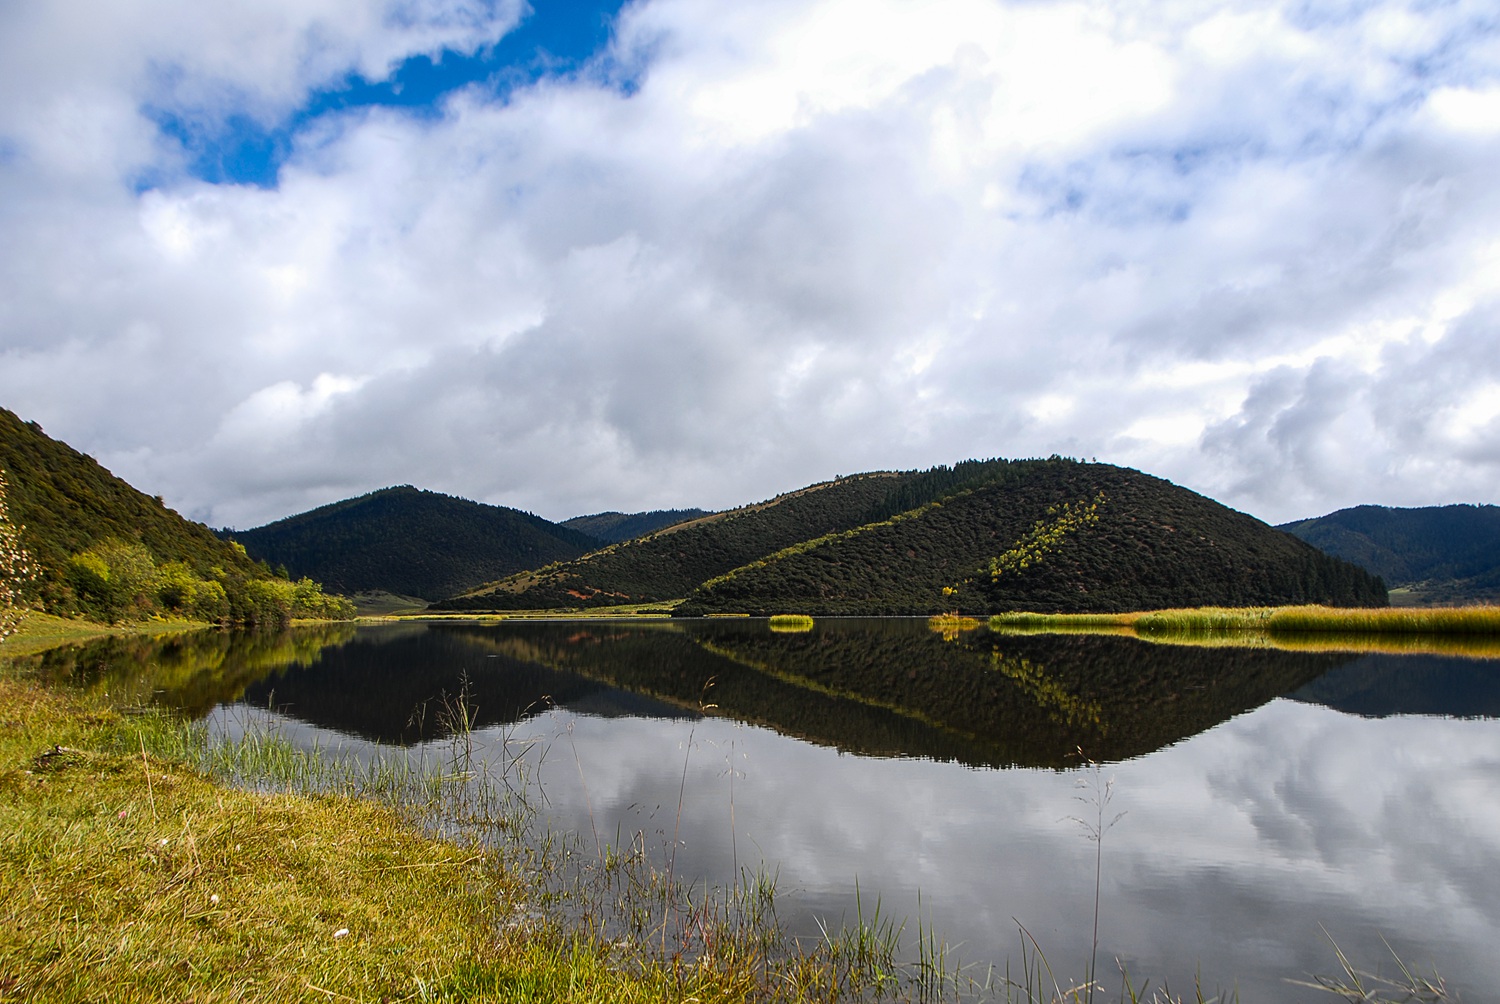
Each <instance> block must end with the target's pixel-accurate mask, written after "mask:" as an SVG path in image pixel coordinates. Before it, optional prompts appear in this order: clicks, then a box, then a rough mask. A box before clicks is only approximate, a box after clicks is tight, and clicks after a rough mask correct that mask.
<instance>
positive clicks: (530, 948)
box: [0, 643, 819, 1002]
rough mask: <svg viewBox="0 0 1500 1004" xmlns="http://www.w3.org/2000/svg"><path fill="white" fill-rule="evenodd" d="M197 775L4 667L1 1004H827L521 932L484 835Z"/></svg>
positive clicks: (508, 881)
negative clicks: (408, 1003)
mask: <svg viewBox="0 0 1500 1004" xmlns="http://www.w3.org/2000/svg"><path fill="white" fill-rule="evenodd" d="M7 650H8V643H7V648H3V649H0V656H4V655H5V654H6V652H7ZM204 762H206V760H205V740H204V737H203V735H202V733H201V731H198V730H195V729H193V728H192V727H190V726H185V725H183V724H182V723H179V722H176V721H173V720H171V719H169V718H167V717H165V716H163V715H160V714H157V713H155V712H149V711H145V712H136V713H131V712H128V711H127V712H124V713H122V711H121V710H119V709H115V708H111V707H109V706H107V705H106V704H104V703H102V702H101V701H100V700H98V699H93V698H89V697H86V696H83V695H77V694H70V693H64V692H60V691H57V690H52V689H47V688H43V687H41V686H40V685H38V684H36V683H35V682H33V681H29V680H26V679H23V678H20V677H18V676H17V675H16V674H15V673H14V672H13V671H11V670H10V669H9V668H7V667H5V666H4V664H3V662H0V926H3V930H4V931H5V932H6V933H5V937H4V938H0V1001H60V1002H68V1001H97V1000H104V999H107V1000H110V1001H126V1002H129V1001H142V1002H145V1001H184V1000H192V1001H196V1002H210V1001H302V1000H310V1001H311V1000H330V1001H337V1000H356V1001H405V1000H434V1001H627V1002H628V1001H659V1000H686V999H697V1000H701V1001H740V1000H747V999H751V997H752V996H753V997H754V998H755V999H819V997H817V996H812V997H808V996H805V991H807V990H809V989H811V987H812V986H813V985H816V983H817V979H816V974H815V973H813V972H811V971H810V972H809V975H810V976H812V977H813V978H812V979H811V981H810V982H809V983H808V984H807V985H804V986H801V987H798V986H797V985H796V984H797V983H798V982H800V981H797V980H791V981H789V982H787V984H786V986H785V988H784V989H785V991H786V992H785V993H784V994H783V993H781V992H776V993H772V994H767V993H766V992H765V990H766V988H765V987H764V986H760V982H761V981H760V979H759V978H758V977H759V976H760V974H761V973H762V968H761V967H760V966H759V965H755V964H752V963H751V962H750V961H748V960H746V959H745V958H734V959H727V960H726V959H722V958H715V957H707V958H702V959H699V960H698V961H697V962H696V963H695V964H693V965H691V966H682V965H676V966H674V965H671V964H657V965H650V964H641V963H640V962H639V961H638V960H622V959H620V958H618V957H615V955H614V954H613V953H612V949H611V946H609V945H608V944H606V943H603V942H600V941H597V940H591V939H589V938H586V937H578V936H574V935H568V934H565V933H564V932H562V931H561V930H560V929H557V928H554V927H551V926H549V925H547V924H545V923H537V924H527V925H523V926H519V927H518V926H516V925H515V924H514V923H513V918H514V916H515V915H516V910H517V908H518V907H519V906H520V904H522V903H523V901H524V898H525V890H524V888H523V885H522V883H520V882H518V880H517V879H516V877H515V876H514V874H513V873H512V872H510V871H508V870H507V869H506V868H504V867H502V866H501V864H500V862H499V859H498V857H497V856H496V855H495V854H492V853H490V852H488V851H486V850H485V849H484V848H483V847H482V846H480V845H479V844H478V843H477V842H475V841H471V840H465V839H457V840H440V839H435V838H432V837H428V836H425V835H423V834H422V833H421V832H420V830H419V829H418V828H417V827H416V826H415V825H414V823H413V822H412V820H411V819H410V818H408V817H406V816H404V815H403V813H401V812H400V811H398V810H397V809H396V808H393V807H390V806H384V805H381V804H378V803H377V802H375V801H373V800H370V799H361V798H351V797H342V796H333V795H309V794H291V793H275V792H264V791H262V792H256V791H248V790H242V789H238V788H232V787H228V786H225V785H223V784H219V783H216V782H215V781H213V780H212V779H210V778H209V777H208V776H206V775H205V773H203V772H202V771H201V770H200V769H198V767H197V766H196V765H198V764H201V763H204Z"/></svg>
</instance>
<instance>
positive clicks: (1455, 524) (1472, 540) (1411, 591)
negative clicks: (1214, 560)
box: [1280, 505, 1500, 603]
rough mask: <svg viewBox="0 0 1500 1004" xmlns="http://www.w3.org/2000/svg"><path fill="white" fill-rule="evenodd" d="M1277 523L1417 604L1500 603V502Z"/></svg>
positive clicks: (1361, 509) (1373, 510) (1365, 508)
mask: <svg viewBox="0 0 1500 1004" xmlns="http://www.w3.org/2000/svg"><path fill="white" fill-rule="evenodd" d="M1280 529H1282V530H1285V531H1286V532H1288V533H1290V534H1293V535H1294V536H1296V537H1299V538H1301V539H1302V540H1305V541H1307V542H1308V543H1309V544H1312V545H1313V546H1315V547H1319V548H1321V549H1322V550H1324V551H1326V552H1327V553H1329V554H1332V555H1335V556H1337V557H1340V558H1343V559H1344V560H1345V561H1352V562H1353V563H1354V564H1356V565H1359V566H1360V567H1362V568H1365V569H1367V570H1369V571H1370V572H1372V573H1374V574H1376V575H1379V576H1380V577H1381V578H1383V579H1384V580H1385V581H1386V582H1387V583H1388V584H1390V585H1391V586H1393V587H1398V588H1400V589H1401V590H1402V592H1403V593H1405V594H1406V595H1407V596H1408V597H1409V598H1411V599H1414V600H1415V601H1417V602H1431V603H1465V602H1480V601H1488V602H1492V603H1493V602H1500V506H1493V505H1447V506H1426V507H1423V508H1417V509H1397V508H1391V507H1387V506H1378V505H1362V506H1355V507H1354V508H1352V509H1340V510H1339V511H1337V512H1333V513H1329V514H1328V515H1327V516H1319V517H1317V518H1316V519H1305V520H1300V521H1298V522H1295V523H1286V524H1283V525H1282V526H1281V527H1280Z"/></svg>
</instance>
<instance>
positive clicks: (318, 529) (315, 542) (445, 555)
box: [226, 485, 599, 600]
mask: <svg viewBox="0 0 1500 1004" xmlns="http://www.w3.org/2000/svg"><path fill="white" fill-rule="evenodd" d="M226 534H227V535H228V536H229V537H231V539H233V540H236V541H239V542H240V543H241V544H243V545H244V546H245V550H247V551H248V552H249V553H250V555H251V556H252V557H255V558H260V559H263V560H265V561H266V562H268V563H270V564H272V565H283V566H285V567H286V569H287V570H288V571H289V572H290V573H291V574H292V575H294V576H301V575H307V576H311V577H312V578H314V579H317V580H319V581H320V582H324V583H327V585H328V586H329V588H331V589H336V590H338V591H340V592H343V593H358V592H368V591H374V590H382V591H385V592H391V593H398V594H400V595H403V596H416V597H420V598H422V599H426V600H435V599H441V598H443V597H445V596H452V595H453V594H454V593H458V592H461V591H462V590H465V589H469V588H471V587H473V586H476V585H478V584H480V583H482V582H487V581H491V580H493V579H497V578H500V577H501V576H505V575H509V574H511V573H512V572H518V571H520V570H522V569H525V568H535V567H537V566H540V565H546V564H548V563H551V562H555V561H562V560H567V559H569V558H576V557H578V556H579V555H581V554H583V553H585V552H586V551H590V550H593V549H594V548H596V547H598V546H599V541H598V540H597V539H595V538H594V537H591V536H589V535H588V534H585V533H580V532H579V531H577V530H573V529H570V528H568V527H564V526H560V525H558V524H556V523H551V522H549V521H547V520H545V519H542V518H541V517H540V516H533V515H532V514H530V513H527V512H521V511H520V510H519V509H510V508H507V507H505V506H494V505H484V504H483V503H480V502H471V501H469V500H468V499H461V498H454V497H453V496H451V495H443V494H441V493H439V492H429V491H421V490H419V489H417V488H413V487H412V486H410V485H402V486H400V487H397V488H383V489H381V490H380V491H376V492H371V493H369V494H368V495H361V496H359V497H358V498H352V499H345V500H344V501H342V502H334V503H333V504H331V505H326V506H321V507H319V508H317V509H313V510H311V511H309V512H305V513H301V514H299V515H296V516H288V517H287V518H286V519H281V520H277V521H276V522H274V523H268V524H267V525H265V526H262V527H257V528H256V529H253V530H239V531H226Z"/></svg>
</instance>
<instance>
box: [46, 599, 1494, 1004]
mask: <svg viewBox="0 0 1500 1004" xmlns="http://www.w3.org/2000/svg"><path fill="white" fill-rule="evenodd" d="M35 662H36V665H37V666H38V667H39V669H40V670H41V671H42V672H43V673H45V674H50V675H51V676H53V677H55V678H57V679H66V680H69V681H71V682H72V683H73V684H74V685H77V686H84V687H94V688H103V689H107V690H108V691H109V692H110V693H111V694H112V695H113V696H116V697H122V698H124V699H127V700H128V699H132V698H135V699H146V698H153V699H155V700H157V701H159V702H161V703H164V704H166V705H169V706H171V707H174V708H177V709H179V710H181V711H182V712H184V713H185V714H188V715H191V716H193V717H196V718H201V719H204V720H206V721H207V723H208V724H209V727H210V728H211V730H213V731H214V732H215V733H218V734H223V735H234V734H238V733H239V732H241V731H243V730H244V729H246V728H249V727H264V726H266V725H268V724H269V725H271V726H274V727H275V728H277V729H278V730H279V731H281V732H282V733H283V734H284V735H286V736H287V737H289V738H290V739H292V740H293V741H295V742H296V743H298V744H302V745H307V746H313V745H318V746H321V747H324V748H329V747H337V748H342V749H345V750H349V751H352V752H357V753H361V754H367V753H369V752H371V751H373V750H376V749H378V748H380V747H389V746H398V747H405V748H409V749H412V750H414V751H417V752H419V753H420V752H423V751H429V752H430V753H431V754H432V756H433V758H434V759H437V758H440V757H441V756H442V755H443V754H442V751H443V750H444V749H447V748H451V739H450V738H449V737H448V736H447V735H446V734H445V732H444V728H443V719H442V715H440V714H439V713H438V709H439V706H440V703H441V698H442V697H443V695H448V696H452V695H455V694H458V693H459V692H460V691H462V692H463V693H465V694H466V695H467V702H468V704H469V706H470V707H471V708H472V709H473V711H474V713H475V723H474V725H475V731H474V734H473V738H474V740H475V741H476V742H477V748H478V749H479V750H480V751H481V752H482V753H483V752H484V751H488V754H487V755H492V756H497V757H498V756H501V755H502V753H501V751H502V750H504V749H512V750H513V749H516V748H519V746H520V744H521V743H522V742H523V741H529V745H527V746H526V749H527V750H528V751H529V752H528V753H527V755H528V756H529V757H530V758H531V763H532V766H533V769H534V775H533V779H534V780H535V781H536V782H537V783H539V784H540V788H541V791H542V792H543V793H544V795H545V804H544V807H543V809H542V810H541V811H542V812H544V813H545V816H546V819H547V821H548V822H549V823H550V824H551V825H552V826H554V827H555V828H557V829H559V830H565V831H567V832H572V833H578V834H580V835H581V839H582V841H583V845H584V847H585V848H586V849H587V850H589V852H590V853H592V849H593V847H594V840H595V834H597V835H598V838H599V839H600V840H602V841H604V842H607V843H610V844H614V845H617V846H618V845H621V844H625V843H627V842H636V843H639V844H642V845H644V846H645V847H647V848H648V850H649V851H650V852H651V853H654V854H657V855H658V856H660V857H661V858H663V859H665V858H666V857H667V856H670V857H671V858H672V866H673V869H674V874H675V876H676V877H677V878H679V879H681V880H684V881H689V882H695V883H700V884H709V885H727V884H729V883H732V882H733V881H734V879H735V876H736V875H738V874H741V873H742V870H744V869H749V870H752V871H753V870H755V869H763V870H765V871H767V872H770V873H774V875H775V876H776V882H777V889H778V896H777V904H778V910H779V912H780V914H781V916H782V918H783V920H785V921H786V922H787V923H788V924H789V925H790V927H791V928H792V929H793V930H794V931H795V932H797V933H799V934H805V935H809V936H815V935H816V934H817V932H818V931H819V927H818V924H819V922H820V921H823V922H827V923H831V924H832V925H833V926H838V925H839V924H840V923H841V922H849V921H852V920H853V919H854V918H855V917H856V914H857V911H862V912H863V914H864V915H865V916H866V917H867V918H868V916H869V915H870V914H871V912H872V905H873V904H874V903H876V902H877V901H878V903H879V905H880V912H881V915H882V917H895V918H905V919H906V922H907V929H906V939H905V940H906V942H907V943H908V944H909V945H912V947H913V948H914V943H915V941H916V938H917V934H918V930H919V928H920V929H921V930H923V931H931V932H934V933H935V934H936V935H938V936H939V937H940V938H942V939H943V940H944V941H945V942H946V943H947V944H948V945H949V956H948V964H949V966H950V968H951V967H952V966H954V965H957V964H962V965H963V966H965V967H968V968H966V970H965V971H966V972H967V973H968V974H970V975H972V976H974V977H975V978H978V979H983V974H984V972H985V971H986V969H987V967H989V966H991V965H995V966H998V967H1001V968H1002V969H1003V967H1004V965H1005V964H1006V960H1007V959H1009V960H1011V962H1012V964H1013V965H1014V964H1016V963H1017V962H1018V960H1019V958H1020V955H1021V947H1020V946H1021V933H1020V932H1021V928H1022V926H1023V925H1024V928H1025V930H1026V931H1027V932H1029V936H1030V937H1032V938H1034V939H1035V943H1036V944H1037V945H1039V946H1040V948H1041V949H1042V951H1043V952H1044V953H1045V954H1046V957H1047V959H1048V961H1049V962H1050V964H1051V966H1052V968H1053V969H1054V971H1056V973H1057V974H1058V976H1059V979H1061V978H1062V977H1063V976H1064V975H1067V976H1073V977H1078V976H1081V975H1082V973H1083V972H1084V970H1085V969H1086V966H1087V963H1088V958H1089V954H1090V951H1091V942H1092V932H1093V923H1094V902H1095V891H1096V877H1097V887H1098V895H1099V917H1098V936H1099V960H1100V961H1099V972H1100V973H1101V979H1102V980H1103V982H1104V984H1105V986H1106V987H1109V988H1111V990H1112V991H1113V990H1114V989H1116V988H1118V985H1119V981H1118V977H1117V976H1114V975H1113V974H1114V973H1115V972H1116V968H1115V967H1116V960H1118V963H1119V964H1120V965H1123V966H1124V967H1126V968H1127V969H1128V971H1129V972H1130V974H1131V976H1132V979H1133V980H1134V982H1135V983H1136V984H1137V985H1139V984H1140V982H1141V981H1143V980H1145V979H1148V978H1149V979H1150V980H1151V981H1152V984H1153V986H1158V985H1160V984H1161V982H1162V981H1163V980H1167V981H1169V982H1170V984H1171V986H1172V987H1173V988H1174V989H1175V992H1177V993H1186V994H1188V995H1189V996H1191V992H1192V991H1191V987H1192V982H1193V979H1194V977H1195V975H1196V974H1200V973H1201V978H1202V980H1203V983H1204V984H1205V986H1206V988H1207V989H1208V990H1210V991H1212V990H1213V989H1215V988H1219V987H1222V988H1224V989H1237V990H1238V991H1239V994H1240V999H1241V1000H1244V1001H1265V1000H1278V1001H1281V1000H1327V999H1331V998H1329V997H1328V995H1326V994H1322V993H1319V992H1316V991H1313V990H1302V989H1299V988H1296V987H1294V986H1292V985H1291V984H1289V983H1288V982H1286V981H1287V980H1288V979H1307V978H1309V976H1310V975H1311V974H1330V975H1331V974H1335V973H1336V972H1337V958H1336V955H1335V951H1334V948H1333V945H1332V941H1336V942H1337V944H1338V946H1339V947H1340V948H1341V949H1342V950H1343V951H1344V952H1345V953H1346V954H1348V955H1349V956H1350V957H1351V958H1352V959H1353V960H1354V962H1355V963H1356V964H1357V965H1359V966H1360V967H1362V968H1366V969H1371V970H1378V971H1380V972H1382V973H1385V974H1386V975H1393V974H1394V972H1395V967H1394V963H1393V960H1392V956H1391V952H1392V951H1394V952H1395V953H1397V954H1398V955H1399V956H1400V958H1401V959H1402V960H1403V961H1405V962H1406V963H1408V964H1409V965H1411V966H1413V967H1414V968H1416V969H1417V970H1419V971H1422V972H1425V973H1430V972H1431V971H1433V970H1434V969H1435V970H1437V971H1438V972H1439V973H1441V975H1442V976H1443V977H1444V978H1445V979H1446V980H1447V981H1448V983H1449V985H1450V987H1458V988H1459V989H1460V990H1461V991H1463V992H1464V996H1465V997H1466V998H1471V999H1478V997H1479V996H1480V995H1481V994H1482V993H1488V992H1489V989H1488V988H1489V977H1490V975H1491V970H1492V969H1493V962H1492V956H1493V951H1494V947H1493V946H1494V945H1495V944H1496V940H1497V936H1500V661H1496V660H1493V659H1483V658H1468V657H1463V656H1431V655H1380V654H1358V653H1341V652H1287V651H1278V650H1274V649H1270V648H1235V647H1215V648H1205V647H1188V646H1174V645H1159V644H1151V643H1147V642H1142V641H1139V640H1136V639H1134V638H1130V637H1119V636H1086V635H1007V634H994V633H991V632H989V631H987V630H983V629H981V630H977V631H971V632H962V633H958V634H954V635H950V636H946V637H945V636H943V635H941V634H938V633H934V632H933V631H931V630H929V628H928V626H927V624H926V623H925V622H924V621H920V620H903V619H894V620H893V619H883V620H827V621H820V622H818V624H817V625H816V626H815V627H814V629H813V630H811V631H808V632H801V633H797V632H777V631H773V630H772V629H771V628H770V627H769V626H768V625H767V623H766V622H765V621H762V620H753V621H752V620H714V621H685V622H664V621H644V622H603V621H579V622H520V621H517V622H493V623H467V622H434V623H402V624H393V625H389V626H386V625H379V626H368V627H359V628H354V627H351V626H332V627H327V628H319V629H312V630H308V631H301V632H295V633H293V634H290V635H285V636H279V637H266V636H254V635H247V636H236V635H230V634H222V633H212V632H206V633H204V634H202V635H191V636H184V637H181V638H176V639H170V640H168V641H166V642H162V643H150V642H146V641H142V640H139V639H124V640H121V639H114V640H109V641H105V642H100V643H96V644H93V645H89V646H83V647H80V648H73V649H67V650H59V651H57V652H54V653H49V654H46V655H43V656H40V657H37V659H36V660H35ZM507 743H508V744H509V745H508V746H507ZM1106 796H1107V797H1108V803H1107V805H1105V806H1103V807H1102V808H1101V803H1103V802H1104V800H1105V797H1106ZM1080 820H1083V822H1082V823H1081V822H1080ZM1111 820H1113V821H1114V822H1113V825H1112V826H1109V825H1107V824H1109V823H1110V822H1111ZM1101 828H1104V832H1103V835H1102V840H1100V842H1099V843H1097V844H1096V843H1095V840H1094V839H1093V836H1094V833H1097V831H1098V830H1099V829H1101ZM1091 829H1092V831H1093V832H1091ZM674 840H675V843H676V849H675V853H672V851H671V848H672V846H673V843H674ZM1096 853H1097V857H1096ZM1096 862H1097V865H1098V867H1097V869H1096ZM856 887H857V889H858V897H859V905H858V906H856ZM1330 939H1332V940H1330ZM1386 943H1388V944H1389V946H1390V948H1389V949H1388V948H1387V947H1386ZM1111 999H1113V998H1112V996H1111Z"/></svg>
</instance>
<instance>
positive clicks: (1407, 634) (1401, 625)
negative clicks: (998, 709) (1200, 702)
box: [990, 606, 1500, 658]
mask: <svg viewBox="0 0 1500 1004" xmlns="http://www.w3.org/2000/svg"><path fill="white" fill-rule="evenodd" d="M990 628H991V629H992V630H995V631H1006V632H1058V633H1063V632H1073V633H1077V632H1082V633H1109V634H1124V633H1129V634H1134V635H1135V636H1137V637H1140V638H1144V639H1147V640H1149V641H1154V642H1160V643H1164V644H1179V645H1208V646H1233V647H1240V646H1253V647H1268V648H1279V649H1290V650H1296V651H1357V652H1392V653H1409V654H1417V653H1429V654H1444V655H1468V656H1475V657H1481V658H1490V657H1494V656H1496V655H1500V607H1494V606H1479V607H1425V608H1412V607H1402V608H1395V607H1383V608H1378V609H1368V608H1343V607H1321V606H1300V607H1196V608H1191V609H1181V610H1151V611H1138V612H1132V613H1121V614H1037V613H1006V614H997V615H995V616H994V617H991V618H990Z"/></svg>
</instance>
